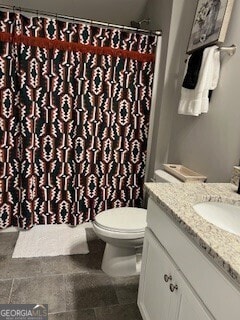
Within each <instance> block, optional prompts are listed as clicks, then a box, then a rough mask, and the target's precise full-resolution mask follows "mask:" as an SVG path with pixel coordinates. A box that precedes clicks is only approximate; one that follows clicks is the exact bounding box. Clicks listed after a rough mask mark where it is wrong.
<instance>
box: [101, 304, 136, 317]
mask: <svg viewBox="0 0 240 320" xmlns="http://www.w3.org/2000/svg"><path fill="white" fill-rule="evenodd" d="M95 313H96V317H97V320H142V317H141V314H140V312H139V310H138V307H137V305H136V304H128V305H126V304H125V305H115V306H107V307H102V308H96V309H95Z"/></svg>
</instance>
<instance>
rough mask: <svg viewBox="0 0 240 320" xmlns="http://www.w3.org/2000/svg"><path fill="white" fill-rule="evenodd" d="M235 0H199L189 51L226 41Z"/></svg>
mask: <svg viewBox="0 0 240 320" xmlns="http://www.w3.org/2000/svg"><path fill="white" fill-rule="evenodd" d="M233 3H234V0H198V4H197V9H196V13H195V17H194V21H193V26H192V31H191V34H190V38H189V42H188V48H187V53H192V52H193V51H194V50H196V49H199V48H201V47H205V46H208V45H210V44H216V43H222V42H224V39H225V35H226V32H227V27H228V23H229V20H230V16H231V12H232V7H233Z"/></svg>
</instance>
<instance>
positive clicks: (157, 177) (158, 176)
mask: <svg viewBox="0 0 240 320" xmlns="http://www.w3.org/2000/svg"><path fill="white" fill-rule="evenodd" d="M154 181H155V182H173V183H182V182H181V181H180V180H179V179H177V178H175V177H174V176H172V175H171V174H170V173H168V172H166V171H164V170H161V169H159V170H156V171H154Z"/></svg>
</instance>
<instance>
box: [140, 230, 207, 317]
mask: <svg viewBox="0 0 240 320" xmlns="http://www.w3.org/2000/svg"><path fill="white" fill-rule="evenodd" d="M143 258H144V260H143V264H142V267H143V270H142V271H143V272H142V275H141V282H140V288H139V298H138V305H139V308H140V310H141V313H142V316H143V319H144V320H193V319H194V320H211V319H213V318H212V317H211V316H210V315H209V313H208V312H207V311H206V310H205V308H204V306H203V305H202V304H201V302H200V301H199V298H198V297H197V296H196V295H195V293H194V292H193V291H192V290H191V289H190V288H189V286H188V284H187V283H186V282H185V280H184V279H183V277H182V276H181V274H180V272H179V271H178V269H177V267H176V266H175V265H174V263H173V261H171V258H170V257H169V256H168V254H167V252H166V251H165V249H164V248H163V247H162V245H161V244H160V242H159V241H158V240H157V239H156V237H155V236H154V235H153V233H152V232H151V231H150V229H148V228H147V229H146V233H145V240H144V257H143Z"/></svg>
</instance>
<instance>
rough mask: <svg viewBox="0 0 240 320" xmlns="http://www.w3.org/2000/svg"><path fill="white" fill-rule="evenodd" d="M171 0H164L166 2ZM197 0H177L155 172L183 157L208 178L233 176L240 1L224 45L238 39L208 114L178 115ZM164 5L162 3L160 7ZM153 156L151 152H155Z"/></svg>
mask: <svg viewBox="0 0 240 320" xmlns="http://www.w3.org/2000/svg"><path fill="white" fill-rule="evenodd" d="M167 2H168V1H167V0H165V1H164V0H162V1H161V5H162V8H163V7H164V5H166V3H167ZM196 4H197V1H193V0H173V5H172V14H171V22H170V30H169V41H168V42H169V43H168V49H167V52H168V56H167V68H166V75H165V81H164V86H163V88H162V89H159V92H158V94H159V100H160V101H161V103H159V107H160V119H156V120H155V123H154V127H155V130H156V128H158V139H157V142H156V143H155V145H156V151H155V154H154V159H152V162H151V169H150V176H149V177H151V176H152V174H153V170H154V169H155V168H159V167H161V164H162V163H164V162H171V163H182V164H184V165H186V166H188V167H190V168H192V169H193V170H195V171H199V172H201V173H203V174H205V175H207V176H208V181H209V182H228V181H230V176H231V171H232V166H233V165H235V164H238V162H239V158H240V103H239V100H240V72H239V66H240V65H239V61H240V38H239V30H240V20H239V15H240V1H239V0H236V1H235V5H234V9H233V14H232V18H231V21H230V25H229V28H228V33H227V37H226V40H225V44H224V45H231V44H236V45H237V52H236V54H235V55H234V56H232V57H229V56H228V55H226V54H223V53H222V54H221V60H222V62H221V76H220V81H219V84H218V87H217V89H216V90H214V92H213V95H212V100H211V104H210V110H209V112H208V113H207V114H206V115H201V116H199V117H189V116H182V115H177V108H178V101H179V98H180V89H181V83H182V77H183V72H184V66H185V64H184V60H185V58H186V54H185V52H186V48H187V43H188V38H189V34H190V30H191V27H192V20H193V16H194V12H195V7H196ZM147 5H148V6H149V7H150V8H151V10H149V11H148V12H149V17H150V18H151V19H152V20H153V21H158V20H160V13H159V11H160V10H159V7H158V5H157V3H156V1H155V0H149V1H148V4H147ZM160 9H161V8H160ZM151 157H152V155H151Z"/></svg>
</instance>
